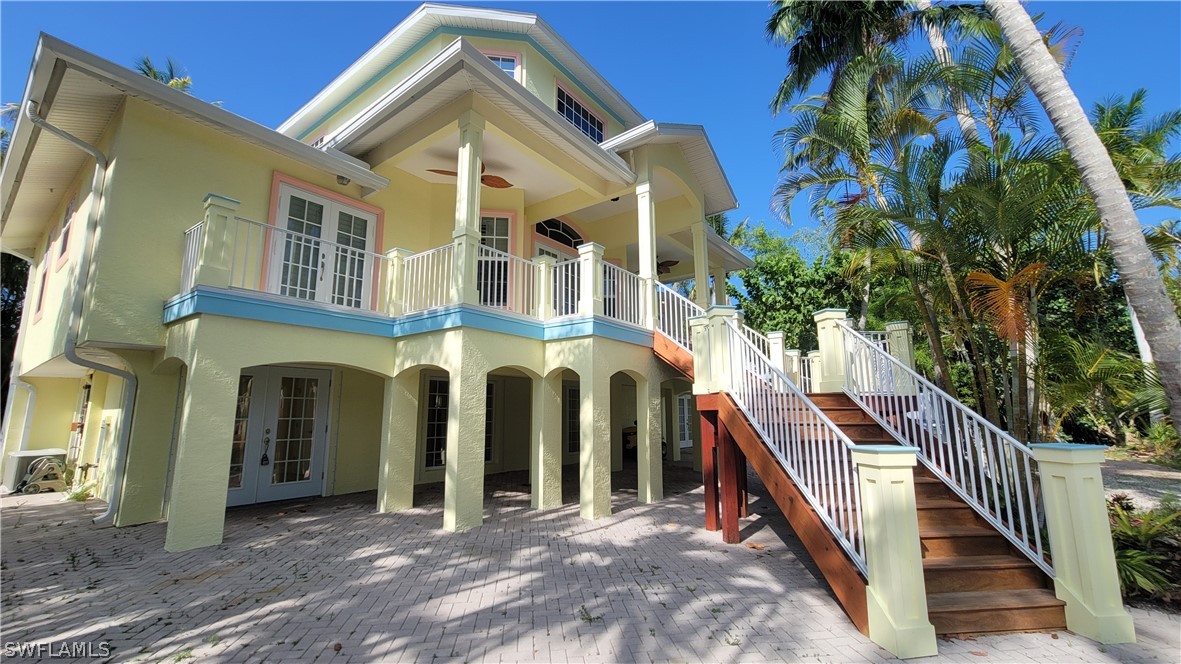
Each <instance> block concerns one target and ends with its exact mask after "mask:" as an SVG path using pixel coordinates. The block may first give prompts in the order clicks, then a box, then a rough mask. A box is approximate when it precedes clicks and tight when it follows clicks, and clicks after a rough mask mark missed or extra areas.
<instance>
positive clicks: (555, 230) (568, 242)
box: [533, 219, 582, 249]
mask: <svg viewBox="0 0 1181 664" xmlns="http://www.w3.org/2000/svg"><path fill="white" fill-rule="evenodd" d="M533 230H534V231H535V232H536V233H537V234H538V235H540V236H541V237H544V238H548V239H550V240H553V241H554V242H557V243H558V244H560V245H562V246H566V247H570V248H571V249H577V248H578V247H579V245H581V244H582V236H581V235H579V234H578V231H576V230H574V229H573V228H570V226H569V225H568V224H566V223H565V222H563V221H562V220H560V219H546V220H545V221H542V222H538V224H537V225H536V226H534V227H533Z"/></svg>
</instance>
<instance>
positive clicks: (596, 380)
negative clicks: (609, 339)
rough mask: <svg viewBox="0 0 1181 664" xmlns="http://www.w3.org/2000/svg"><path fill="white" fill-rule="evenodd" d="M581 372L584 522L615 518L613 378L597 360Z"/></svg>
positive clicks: (580, 475) (580, 472)
mask: <svg viewBox="0 0 1181 664" xmlns="http://www.w3.org/2000/svg"><path fill="white" fill-rule="evenodd" d="M586 359H587V360H588V361H587V362H586V363H585V364H581V365H580V366H579V368H578V369H577V371H578V379H579V385H578V394H579V400H580V401H581V403H580V404H579V409H578V431H579V436H578V503H579V510H578V511H579V514H580V515H581V516H582V518H584V519H599V518H602V517H605V516H608V515H610V514H611V431H610V430H609V426H610V422H611V376H610V375H609V374H608V372H607V370H606V369H605V368H604V367H601V366H596V365H595V364H594V362H593V358H590V357H588V358H586Z"/></svg>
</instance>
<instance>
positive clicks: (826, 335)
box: [812, 309, 848, 392]
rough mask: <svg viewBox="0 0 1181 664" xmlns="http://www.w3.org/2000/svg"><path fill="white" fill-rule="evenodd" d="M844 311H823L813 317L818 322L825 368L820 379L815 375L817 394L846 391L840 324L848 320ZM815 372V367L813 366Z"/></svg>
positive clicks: (843, 341)
mask: <svg viewBox="0 0 1181 664" xmlns="http://www.w3.org/2000/svg"><path fill="white" fill-rule="evenodd" d="M847 316H848V314H847V313H846V311H845V310H844V309H821V310H820V311H817V312H816V313H815V314H813V315H812V319H813V320H815V321H816V342H817V344H818V345H819V346H820V364H821V365H822V366H823V367H824V371H822V372H821V375H820V377H819V379H817V378H816V376H815V374H813V378H812V384H813V386H814V387H813V390H815V391H816V392H841V391H843V390H844V389H845V340H844V338H843V337H842V334H841V328H840V325H838V323H843V322H845V321H846V320H847ZM812 368H813V370H815V368H816V367H815V365H813V367H812Z"/></svg>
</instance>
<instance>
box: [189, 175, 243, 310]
mask: <svg viewBox="0 0 1181 664" xmlns="http://www.w3.org/2000/svg"><path fill="white" fill-rule="evenodd" d="M204 204H205V223H204V227H203V237H202V238H201V249H200V255H199V256H198V258H197V266H196V269H197V274H196V278H195V279H194V280H193V283H194V284H200V285H205V286H218V287H221V288H225V287H226V286H233V285H235V284H232V283H230V278H231V275H230V267H231V266H230V263H231V261H232V259H233V256H231V255H230V252H231V251H232V249H233V247H234V235H235V231H236V230H237V227H238V224H237V222H236V221H235V219H234V215H235V214H237V211H238V206H239V205H241V203H239V202H238V201H236V200H234V199H232V198H226V197H225V196H218V195H217V194H206V195H205V200H204ZM238 276H240V277H241V279H242V280H243V282H249V281H250V279H253V278H254V277H255V275H251V276H250V277H249V278H247V276H246V275H244V274H243V275H238Z"/></svg>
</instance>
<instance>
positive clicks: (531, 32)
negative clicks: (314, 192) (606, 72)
mask: <svg viewBox="0 0 1181 664" xmlns="http://www.w3.org/2000/svg"><path fill="white" fill-rule="evenodd" d="M449 19H476V20H485V21H495V22H499V23H503V24H505V25H506V26H513V27H518V28H521V27H523V28H524V29H522V30H518V31H517V32H519V33H520V34H525V35H528V36H530V37H532V38H534V39H536V38H537V37H538V36H541V37H543V38H544V39H545V40H548V41H551V42H553V43H554V44H555V45H556V46H557V49H556V50H557V52H556V53H553V54H552V55H553V56H554V57H556V58H558V60H559V61H561V60H568V61H569V63H570V64H573V65H574V68H575V69H582V70H583V72H584V73H585V74H587V75H589V76H590V77H591V78H593V79H594V80H595V82H596V83H597V84H598V85H599V86H600V87H601V88H602V92H603V93H604V94H605V96H606V97H607V98H608V99H607V102H608V104H609V106H610V107H611V109H612V110H614V111H616V112H617V113H619V114H620V115H622V116H623V118H624V120H625V121H626V122H627V123H628V124H636V123H640V122H643V121H644V116H643V115H642V114H641V113H640V112H639V111H638V110H636V108H635V107H634V106H632V105H631V103H630V102H629V101H627V99H625V98H624V96H623V95H622V94H620V92H619V91H618V90H616V89H615V87H614V86H613V85H611V83H610V82H608V81H607V79H606V78H604V77H603V76H602V74H600V73H599V72H598V70H596V69H595V68H594V67H592V66H591V65H590V63H588V62H587V61H586V60H585V59H583V57H582V56H581V55H579V54H578V52H577V51H575V50H574V49H573V48H572V47H571V46H570V44H569V43H567V42H566V40H565V39H562V37H561V36H560V35H559V34H558V33H557V32H555V31H554V29H553V28H551V27H550V26H549V25H548V24H547V23H546V22H545V21H544V20H542V19H541V18H540V17H539V16H537V15H536V14H530V13H527V12H518V11H509V10H505V9H488V8H483V7H463V6H457V5H443V4H435V3H430V2H428V3H424V4H422V5H420V6H419V7H418V8H417V9H415V10H414V11H413V12H411V13H410V15H409V16H407V17H406V18H405V19H403V20H402V21H401V22H400V23H398V25H396V26H394V29H393V30H390V31H389V32H388V33H386V35H385V36H384V37H382V38H381V40H380V41H378V42H377V43H376V44H374V45H373V46H372V47H371V48H370V49H369V50H367V51H365V53H364V54H363V55H362V56H361V57H360V58H358V59H357V60H356V61H355V62H353V64H351V65H349V66H348V68H347V69H345V70H344V71H343V72H341V73H340V75H338V76H337V77H336V78H334V79H332V82H331V83H329V84H328V85H327V86H325V87H324V89H323V90H321V91H320V92H318V93H316V96H314V97H312V99H311V100H310V101H308V102H307V103H306V104H304V105H303V106H302V107H300V109H299V110H298V111H296V112H295V113H294V114H292V116H291V117H289V118H287V119H286V120H284V121H283V124H281V125H279V128H278V129H277V131H279V132H281V133H284V134H294V133H298V132H300V131H302V130H303V129H304V126H303V124H304V123H306V122H308V120H309V118H308V116H309V115H311V114H312V113H314V112H315V111H316V110H317V109H320V108H322V107H323V106H326V105H330V104H331V103H332V100H333V99H335V98H336V97H338V96H339V97H344V96H347V94H348V93H351V92H352V91H353V90H355V89H356V88H357V87H359V86H360V85H361V83H362V82H361V81H356V80H354V79H355V78H356V76H357V75H358V73H359V72H361V71H363V70H364V69H365V67H367V66H368V65H369V64H370V63H372V62H373V61H374V60H375V59H377V58H380V57H382V56H383V55H384V54H385V53H386V51H388V50H390V49H391V48H399V46H398V42H399V41H401V40H403V39H404V38H405V37H406V34H407V33H408V32H409V31H410V30H411V29H412V28H414V27H416V26H417V25H418V23H420V22H423V21H433V23H434V25H433V26H432V29H433V28H438V27H450V24H451V23H454V21H453V20H451V21H449ZM506 32H514V31H512V30H507V31H506ZM411 46H413V44H402V45H401V46H400V50H402V51H405V50H406V49H408V48H410V47H411ZM580 82H581V83H582V85H587V81H580Z"/></svg>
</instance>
